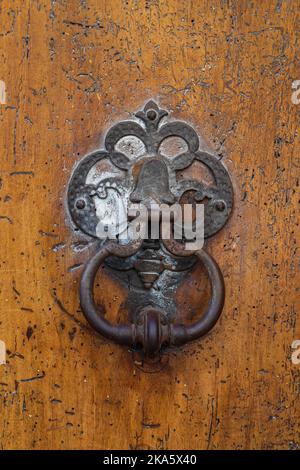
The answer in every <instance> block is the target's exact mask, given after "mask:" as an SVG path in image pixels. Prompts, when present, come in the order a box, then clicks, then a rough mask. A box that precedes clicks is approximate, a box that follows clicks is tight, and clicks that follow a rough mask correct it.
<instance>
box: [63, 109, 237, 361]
mask: <svg viewBox="0 0 300 470" xmlns="http://www.w3.org/2000/svg"><path fill="white" fill-rule="evenodd" d="M167 116H168V113H167V111H165V110H163V109H160V108H159V107H158V106H157V104H156V103H155V102H154V101H149V102H148V103H147V104H146V106H145V107H144V109H143V110H141V111H138V112H137V113H136V114H135V120H128V121H122V122H119V123H117V124H116V125H114V126H113V127H112V128H111V129H109V131H108V132H107V134H106V137H105V141H104V147H105V148H104V149H103V150H99V151H96V152H93V153H91V154H89V155H87V156H86V157H85V158H84V159H83V160H82V161H80V162H79V164H78V165H77V167H76V168H75V171H74V173H73V175H72V177H71V180H70V183H69V187H68V208H69V212H70V215H71V218H72V220H73V222H74V224H75V226H76V227H77V229H80V230H81V231H82V232H84V233H85V234H87V235H89V236H91V237H94V238H100V239H103V236H100V235H99V233H100V231H99V221H101V223H102V224H103V223H104V224H107V225H108V226H109V228H110V230H112V232H113V233H114V235H115V237H116V240H115V241H103V243H101V245H100V247H98V248H97V251H96V253H95V254H94V256H93V257H92V258H91V260H90V261H89V262H88V263H87V265H86V268H85V270H84V272H83V275H82V279H81V284H80V301H81V307H82V311H83V313H84V315H85V316H86V318H87V320H88V321H89V323H90V324H91V325H92V327H93V328H94V329H95V330H96V331H98V332H99V333H100V334H102V335H103V336H105V337H106V338H108V339H110V340H112V341H115V342H117V343H119V344H126V345H127V346H130V347H132V348H140V349H142V350H143V351H144V353H145V354H146V355H148V356H154V355H156V354H158V353H160V352H161V351H162V349H163V348H164V347H166V346H172V345H182V344H184V343H186V342H188V341H192V340H194V339H197V338H199V337H200V336H202V335H204V334H206V333H207V332H208V331H209V330H210V329H211V328H212V327H213V326H214V324H215V323H216V321H217V320H218V318H219V316H220V314H221V311H222V308H223V303H224V282H223V277H222V274H221V272H220V270H219V268H218V266H217V264H216V262H215V261H214V259H213V258H212V257H211V256H210V255H209V254H208V253H207V252H206V251H204V250H203V249H202V250H200V251H197V252H186V251H183V250H182V245H181V244H180V243H179V242H177V241H176V240H169V241H167V240H161V239H159V240H152V239H145V240H139V241H138V242H136V241H135V242H133V243H130V244H128V245H122V244H121V243H120V241H118V235H119V234H120V233H121V231H122V230H124V227H125V225H126V223H127V219H126V217H125V214H124V220H121V222H120V223H118V224H115V225H113V224H114V222H113V214H114V211H115V210H116V209H118V211H119V212H120V211H121V213H122V207H123V205H124V207H125V202H127V201H131V202H132V203H143V204H144V205H145V206H146V207H149V208H150V207H151V205H153V204H167V205H169V206H170V205H172V204H174V203H175V202H179V203H180V202H181V201H182V198H183V197H184V195H185V194H189V195H192V200H193V202H195V203H201V202H203V203H204V202H205V209H204V236H205V238H208V237H211V236H212V235H214V234H215V233H216V232H217V231H219V230H220V229H221V228H222V227H223V226H224V224H225V223H226V221H227V220H228V217H229V215H230V213H231V210H232V206H233V190H232V185H231V181H230V177H229V175H228V172H227V170H226V168H225V167H224V165H223V164H222V162H221V161H220V159H218V158H217V157H216V156H214V155H212V154H209V153H207V152H203V151H201V150H200V149H199V138H198V135H197V133H196V132H195V130H194V129H193V128H192V127H191V126H190V125H189V124H187V123H185V122H181V121H170V122H167V123H164V122H163V121H164V120H165V119H166V117H167ZM174 137H177V138H180V139H182V141H183V142H184V143H185V148H183V150H182V151H181V150H180V151H179V152H178V153H177V154H176V155H175V156H173V157H172V158H170V157H169V156H166V155H165V154H164V152H163V151H162V147H163V143H164V142H165V141H166V139H168V138H174ZM121 142H123V147H122V146H120V143H121ZM136 142H138V145H137V144H136ZM124 148H125V149H126V148H127V150H128V149H132V148H133V149H134V150H133V151H132V152H128V151H127V152H125V150H123V151H122V149H124ZM103 160H107V161H109V162H110V164H112V166H113V167H114V168H116V169H117V170H118V171H120V172H121V173H122V176H119V175H116V174H114V173H111V174H108V175H104V176H103V177H101V175H100V177H99V178H98V180H97V181H96V182H95V183H94V182H93V183H91V182H90V181H89V178H88V175H89V174H90V172H91V170H92V169H93V168H94V167H95V165H97V164H98V163H99V162H101V161H103ZM197 161H198V162H200V163H202V164H203V165H204V166H205V167H206V168H208V170H209V172H210V173H211V175H212V177H213V184H210V185H209V184H205V183H204V182H203V181H198V180H195V179H180V178H178V173H179V171H182V170H185V169H187V168H188V167H190V166H191V165H192V164H193V163H194V162H197ZM124 210H125V209H124ZM198 260H199V261H200V262H201V263H202V264H203V266H204V267H205V268H206V271H207V273H208V276H209V279H210V283H211V290H212V294H211V300H210V303H209V306H208V308H207V310H206V312H204V314H203V315H202V317H201V319H200V320H199V321H198V322H196V323H194V324H193V325H189V326H187V325H180V324H179V323H177V322H176V309H177V306H176V302H175V300H174V291H175V290H176V289H177V287H178V286H179V285H180V283H181V282H182V280H183V279H184V277H185V276H186V274H187V273H188V272H189V271H190V270H191V269H192V268H193V266H194V265H195V263H196V262H197V261H198ZM102 263H105V265H106V267H107V269H108V270H109V272H110V273H111V274H112V275H114V276H116V277H117V278H118V279H119V280H120V282H122V283H123V284H126V283H128V281H129V282H130V285H131V289H130V292H129V295H128V299H127V307H128V310H129V312H130V315H129V316H130V318H129V323H128V324H124V325H121V324H119V325H112V324H111V323H109V322H108V321H107V320H106V319H104V318H103V317H102V316H101V314H100V312H99V311H98V309H97V307H96V305H95V302H94V296H93V284H94V279H95V276H96V273H97V271H98V269H99V267H100V265H101V264H102Z"/></svg>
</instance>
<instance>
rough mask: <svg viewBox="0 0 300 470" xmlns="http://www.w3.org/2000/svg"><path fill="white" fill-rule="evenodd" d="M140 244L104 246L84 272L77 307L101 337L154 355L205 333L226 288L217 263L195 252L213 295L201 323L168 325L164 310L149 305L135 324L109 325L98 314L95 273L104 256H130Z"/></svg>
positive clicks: (138, 242) (211, 324)
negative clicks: (163, 348) (162, 349)
mask: <svg viewBox="0 0 300 470" xmlns="http://www.w3.org/2000/svg"><path fill="white" fill-rule="evenodd" d="M141 243H142V241H140V240H139V241H136V242H135V243H133V244H131V245H117V244H116V243H113V242H109V243H105V244H104V245H103V246H102V247H101V249H100V250H99V251H97V252H96V253H95V255H94V256H93V257H92V258H91V259H90V261H89V262H88V263H87V265H86V267H85V269H84V272H83V274H82V278H81V282H80V304H81V308H82V311H83V313H84V315H85V317H86V319H87V320H88V322H89V323H90V325H91V326H92V327H93V328H94V329H95V330H96V331H97V332H98V333H100V334H101V335H102V336H104V337H105V338H107V339H109V340H112V341H114V342H116V343H118V344H123V345H127V346H131V347H135V346H136V345H137V344H141V346H142V348H143V350H144V352H145V354H146V355H149V356H153V355H155V354H157V353H158V352H159V351H160V349H161V348H162V346H163V345H174V346H181V345H183V344H185V343H187V342H190V341H194V340H195V339H197V338H199V337H201V336H203V335H205V334H206V333H208V331H210V330H211V329H212V328H213V326H214V325H215V324H216V322H217V321H218V318H219V317H220V315H221V312H222V309H223V305H224V298H225V287H224V280H223V276H222V273H221V271H220V268H219V267H218V265H217V263H216V261H215V260H214V259H213V257H212V256H210V255H209V254H208V253H207V252H206V251H204V250H203V249H202V250H199V251H197V252H196V253H195V255H196V256H197V257H198V259H199V260H200V261H201V262H202V264H203V265H204V267H205V269H206V271H207V273H208V276H209V280H210V284H211V289H212V295H211V299H210V302H209V305H208V307H207V309H206V311H205V312H204V314H203V315H202V317H201V318H200V320H198V321H197V322H196V323H193V324H192V325H184V324H179V323H175V324H170V323H169V322H168V321H167V319H166V316H165V315H164V312H163V311H161V310H160V309H159V308H156V307H152V306H148V307H145V308H144V309H142V311H141V313H140V316H139V319H138V321H137V323H136V324H134V323H131V324H118V325H113V324H111V323H110V322H109V321H107V320H106V319H105V318H103V316H102V315H101V314H100V312H99V310H98V308H97V306H96V304H95V301H94V293H93V286H94V281H95V277H96V274H97V271H98V269H99V268H100V266H101V264H102V263H103V261H104V260H105V258H106V257H107V256H110V255H112V254H113V255H116V256H120V257H127V256H132V255H133V254H135V253H136V252H137V251H138V250H139V248H140V246H141Z"/></svg>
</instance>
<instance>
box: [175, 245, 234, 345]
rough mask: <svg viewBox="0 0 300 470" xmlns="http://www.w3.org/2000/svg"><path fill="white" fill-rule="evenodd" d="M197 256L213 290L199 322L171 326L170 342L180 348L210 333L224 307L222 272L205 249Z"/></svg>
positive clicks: (197, 253) (197, 252) (198, 252)
mask: <svg viewBox="0 0 300 470" xmlns="http://www.w3.org/2000/svg"><path fill="white" fill-rule="evenodd" d="M195 255H197V256H198V258H199V260H200V261H201V262H202V263H203V265H204V267H205V269H206V271H207V273H208V276H209V281H210V285H211V289H212V294H211V299H210V301H209V305H208V307H207V309H206V311H205V312H204V314H203V315H202V317H201V318H200V320H199V321H197V322H196V323H193V324H192V325H179V324H174V325H171V333H170V336H171V338H170V340H171V341H170V342H171V344H173V345H174V346H180V345H183V344H185V343H188V342H189V341H194V340H195V339H198V338H200V337H201V336H203V335H205V334H206V333H208V332H209V331H210V330H211V329H212V328H213V326H214V325H215V324H216V323H217V321H218V319H219V317H220V315H221V313H222V310H223V306H224V299H225V285H224V278H223V275H222V273H221V270H220V268H219V266H218V264H217V263H216V261H215V260H214V258H213V257H212V256H210V255H209V254H208V253H207V252H206V251H204V250H203V249H202V250H200V251H196V253H195Z"/></svg>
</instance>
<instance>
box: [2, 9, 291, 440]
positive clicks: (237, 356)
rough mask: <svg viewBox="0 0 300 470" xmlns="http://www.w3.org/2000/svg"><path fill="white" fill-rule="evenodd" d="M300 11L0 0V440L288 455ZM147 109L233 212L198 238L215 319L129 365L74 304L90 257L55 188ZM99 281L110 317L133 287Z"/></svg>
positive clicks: (129, 358) (63, 185)
mask: <svg viewBox="0 0 300 470" xmlns="http://www.w3.org/2000/svg"><path fill="white" fill-rule="evenodd" d="M299 6H300V4H299V2H298V1H295V0H290V1H284V0H275V1H274V0H262V1H258V0H255V1H251V2H249V1H246V0H240V1H237V0H232V1H225V0H224V1H222V0H220V1H216V0H213V1H211V0H210V1H208V0H207V1H205V0H187V1H179V0H178V1H176V0H164V1H162V0H145V1H144V0H141V1H137V0H135V1H134V0H128V1H123V0H110V1H109V0H102V1H96V0H80V1H79V0H71V1H65V0H58V1H51V2H49V1H42V0H24V1H20V0H16V1H8V0H4V1H2V2H1V4H0V20H1V21H0V25H1V26H0V48H1V50H0V59H1V69H0V70H1V76H0V80H2V81H4V82H5V85H6V99H5V100H4V98H5V97H4V98H3V93H2V95H1V96H2V101H4V102H3V103H2V104H1V105H0V132H1V168H0V172H1V175H0V176H1V189H0V197H1V201H0V204H1V210H0V227H1V231H0V236H1V260H0V262H1V277H0V290H1V296H0V309H1V311H0V340H2V341H4V342H5V344H6V349H7V363H6V364H5V365H0V423H1V425H0V445H1V448H3V449H15V448H22V449H23V448H30V449H40V448H42V449H59V448H66V449H71V448H80V449H96V448H101V449H109V448H112V449H114V448H122V449H128V448H134V449H136V448H146V449H156V448H158V449H168V448H169V449H184V448H196V449H261V448H263V449H286V448H291V449H295V448H299V447H300V438H299V436H300V434H299V433H300V429H299V420H300V414H299V409H300V407H299V390H300V373H299V372H300V366H297V365H293V364H292V363H291V360H290V355H291V344H292V341H293V340H294V339H300V324H299V309H300V301H299V285H300V283H299V281H300V276H299V263H300V258H299V250H298V247H299V177H300V175H299V169H300V159H299V135H298V129H299V110H300V105H299V106H296V105H294V104H293V103H292V101H291V93H292V89H291V85H292V81H293V80H295V79H300V68H299V24H300V23H299ZM149 98H156V99H158V100H159V102H160V104H161V105H162V106H164V107H166V108H167V109H170V110H171V111H172V116H174V117H176V118H180V119H184V120H188V121H190V122H191V123H193V125H194V126H195V128H196V129H197V130H198V132H199V133H200V134H201V136H202V138H203V142H202V145H203V146H206V145H207V146H209V148H211V149H212V150H213V151H214V152H216V153H217V154H218V155H219V156H220V158H223V161H224V164H225V165H226V166H227V167H228V169H229V171H230V173H231V176H232V178H233V181H234V187H235V209H234V213H233V216H232V218H231V220H230V222H229V223H228V224H227V226H226V227H225V228H224V229H223V230H222V231H221V232H220V233H219V234H217V235H216V236H215V237H214V238H213V240H211V241H210V242H209V244H208V249H209V251H210V252H211V253H213V255H214V257H215V258H216V259H217V260H218V262H219V264H220V266H221V268H222V270H223V272H224V275H225V281H226V289H227V294H226V305H225V309H224V312H223V315H222V318H221V321H220V322H219V323H218V325H217V326H216V328H215V329H214V330H213V332H212V333H211V334H209V335H208V336H207V337H206V338H205V339H203V340H202V341H199V342H197V343H194V344H191V345H189V346H187V347H185V348H183V349H182V350H178V351H174V352H172V353H169V354H168V355H167V356H165V358H164V359H163V360H162V363H161V364H160V365H158V366H157V367H148V368H147V367H146V366H144V367H142V368H141V367H140V365H139V364H137V363H134V362H133V359H132V356H131V354H130V353H129V352H127V351H126V350H124V349H122V348H121V347H118V346H115V345H112V344H110V343H108V342H107V341H105V340H104V339H102V338H101V337H99V336H97V335H96V334H94V333H93V331H92V330H91V329H90V327H89V326H87V324H86V321H85V319H84V317H83V315H82V313H81V311H80V308H79V300H78V281H79V279H80V274H81V271H82V264H84V263H85V262H86V261H87V259H88V258H89V256H91V253H92V248H91V247H90V246H89V245H88V244H87V243H86V239H84V238H83V237H81V236H79V235H77V234H76V233H72V231H71V229H70V224H69V220H68V217H67V215H66V211H65V191H66V184H67V182H68V179H69V176H70V172H71V170H72V168H73V166H74V164H75V162H76V161H78V159H79V158H81V157H82V156H83V155H84V154H85V153H86V152H87V151H90V150H93V149H95V148H97V147H99V146H100V145H101V142H102V139H103V135H104V133H105V130H106V129H107V128H108V127H109V126H110V125H111V124H112V123H113V122H115V121H117V120H119V119H121V118H124V117H128V116H130V115H131V114H130V113H131V112H134V111H136V110H137V109H138V108H139V107H141V106H142V105H143V104H144V102H145V101H146V100H148V99H149ZM79 242H80V243H81V245H80V244H79V246H78V243H79ZM82 244H85V246H82ZM199 275H200V274H199ZM102 279H103V282H102V283H101V286H100V288H99V289H98V292H97V295H98V296H99V298H101V299H102V300H103V302H105V304H106V308H107V310H108V311H109V312H110V315H112V316H113V315H114V316H118V315H119V313H118V312H119V309H122V302H123V300H124V296H125V295H126V292H124V291H123V290H122V289H121V288H120V287H119V286H118V285H116V284H113V283H112V281H110V280H109V279H108V278H105V275H103V277H102ZM187 285H189V286H190V287H189V289H190V292H189V296H190V295H191V297H193V302H196V301H197V298H196V294H195V292H194V291H193V287H192V285H191V284H187ZM187 289H188V288H187V287H186V288H185V289H184V290H182V291H181V292H180V293H179V299H180V300H181V302H184V296H185V294H186V292H187Z"/></svg>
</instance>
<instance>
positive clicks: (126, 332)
mask: <svg viewBox="0 0 300 470" xmlns="http://www.w3.org/2000/svg"><path fill="white" fill-rule="evenodd" d="M141 243H142V240H138V241H137V242H135V243H133V244H131V245H117V244H116V243H113V242H110V243H105V244H104V245H103V247H102V248H101V249H100V250H99V251H97V252H96V254H95V255H94V256H93V257H92V258H91V259H90V261H89V262H88V263H87V265H86V267H85V269H84V271H83V274H82V278H81V281H80V305H81V308H82V311H83V313H84V315H85V317H86V319H87V320H88V322H89V323H90V325H91V326H92V327H93V328H94V329H95V330H96V331H97V332H98V333H100V334H101V335H102V336H104V337H105V338H107V339H110V340H112V341H115V342H116V343H119V344H125V345H128V346H129V345H133V344H134V342H135V325H134V324H131V325H129V324H119V325H112V324H111V323H110V322H109V321H107V320H106V319H105V318H103V316H102V315H99V312H98V309H97V307H96V304H95V301H94V293H93V286H94V281H95V277H96V274H97V271H98V269H99V267H100V265H101V263H102V262H103V261H104V260H105V258H106V257H107V256H109V255H111V254H115V255H117V256H121V257H127V256H131V255H133V254H134V253H136V252H137V251H138V249H139V248H140V246H141Z"/></svg>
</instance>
